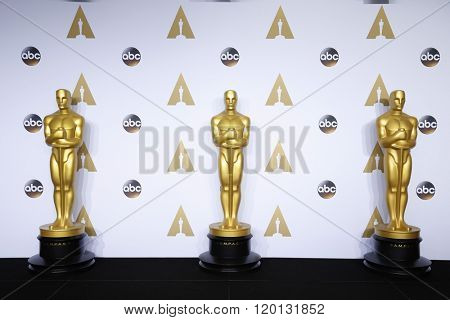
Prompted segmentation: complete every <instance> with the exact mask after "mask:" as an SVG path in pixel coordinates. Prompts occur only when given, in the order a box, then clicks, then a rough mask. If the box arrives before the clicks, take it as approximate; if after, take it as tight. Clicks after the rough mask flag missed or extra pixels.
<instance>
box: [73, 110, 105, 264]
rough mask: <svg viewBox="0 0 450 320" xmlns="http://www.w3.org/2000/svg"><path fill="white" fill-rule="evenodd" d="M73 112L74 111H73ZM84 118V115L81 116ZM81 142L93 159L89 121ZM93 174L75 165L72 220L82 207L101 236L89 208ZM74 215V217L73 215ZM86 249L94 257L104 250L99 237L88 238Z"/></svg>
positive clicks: (91, 129)
mask: <svg viewBox="0 0 450 320" xmlns="http://www.w3.org/2000/svg"><path fill="white" fill-rule="evenodd" d="M74 109H75V108H74ZM78 109H81V111H82V113H83V114H84V113H85V108H79V107H78ZM74 111H75V110H74ZM76 112H77V113H79V114H81V115H83V114H82V113H81V112H78V111H76ZM83 116H84V115H83ZM83 131H84V132H83V142H84V143H85V145H86V146H87V147H88V150H89V154H90V156H91V157H92V159H95V154H94V153H93V150H96V149H97V144H98V143H97V142H98V138H97V136H98V135H97V133H96V132H95V128H93V127H92V126H91V124H90V122H89V121H86V120H85V125H84V130H83ZM92 137H95V140H93V139H92ZM77 160H78V161H79V159H78V154H77ZM95 178H96V177H95V172H89V171H88V170H87V169H85V168H80V169H78V163H77V172H76V180H75V192H76V195H75V200H74V209H75V210H73V219H74V220H76V219H77V217H78V215H79V214H80V212H81V209H82V208H83V207H84V208H85V209H86V212H87V213H88V215H89V219H90V220H91V222H92V225H93V227H94V230H95V232H96V234H97V235H99V234H101V232H100V230H98V229H96V228H95V216H96V215H95V214H94V213H93V212H92V211H90V208H92V204H93V201H94V200H93V199H92V194H93V192H92V188H93V185H94V180H95ZM74 213H76V216H75V214H74ZM87 249H88V250H89V251H92V252H94V253H95V254H96V255H100V256H101V255H102V253H103V249H104V242H103V240H102V238H101V237H96V236H93V237H92V236H90V237H89V242H88V244H87Z"/></svg>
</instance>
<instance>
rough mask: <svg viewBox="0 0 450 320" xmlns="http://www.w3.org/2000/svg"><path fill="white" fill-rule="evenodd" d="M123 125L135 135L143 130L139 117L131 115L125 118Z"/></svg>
mask: <svg viewBox="0 0 450 320" xmlns="http://www.w3.org/2000/svg"><path fill="white" fill-rule="evenodd" d="M122 125H123V128H124V129H125V130H126V131H127V132H129V133H134V132H138V131H139V129H140V128H141V125H142V121H141V119H140V118H139V117H138V116H137V115H135V114H129V115H127V116H126V117H125V118H123V121H122Z"/></svg>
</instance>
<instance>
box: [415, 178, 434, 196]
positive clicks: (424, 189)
mask: <svg viewBox="0 0 450 320" xmlns="http://www.w3.org/2000/svg"><path fill="white" fill-rule="evenodd" d="M435 193H436V188H435V187H434V185H433V184H432V183H431V182H428V181H424V182H421V183H419V185H418V186H417V188H416V194H417V196H418V197H419V198H420V199H422V200H429V199H431V198H433V196H434V194H435Z"/></svg>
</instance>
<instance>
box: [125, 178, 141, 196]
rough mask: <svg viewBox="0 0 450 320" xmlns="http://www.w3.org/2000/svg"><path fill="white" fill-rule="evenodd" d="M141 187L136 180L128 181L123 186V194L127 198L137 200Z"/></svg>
mask: <svg viewBox="0 0 450 320" xmlns="http://www.w3.org/2000/svg"><path fill="white" fill-rule="evenodd" d="M141 191H142V187H141V184H140V183H139V182H137V181H136V180H128V181H127V182H125V183H124V184H123V193H125V195H126V196H127V197H128V198H137V197H139V195H140V194H141Z"/></svg>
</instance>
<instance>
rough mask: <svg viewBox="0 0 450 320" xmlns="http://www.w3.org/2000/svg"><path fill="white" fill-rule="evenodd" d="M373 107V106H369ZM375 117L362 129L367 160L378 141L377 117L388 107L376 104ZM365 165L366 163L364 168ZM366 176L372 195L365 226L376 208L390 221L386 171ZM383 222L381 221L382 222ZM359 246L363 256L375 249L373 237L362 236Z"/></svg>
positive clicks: (385, 219) (383, 217)
mask: <svg viewBox="0 0 450 320" xmlns="http://www.w3.org/2000/svg"><path fill="white" fill-rule="evenodd" d="M369 108H371V107H369ZM373 108H374V113H375V117H374V119H373V120H372V121H370V122H368V123H366V124H365V125H364V126H363V128H362V130H361V137H362V140H361V142H362V149H363V154H364V159H366V162H367V161H368V159H369V158H370V156H371V154H372V151H373V148H374V147H375V145H376V144H377V142H378V137H377V129H376V118H378V117H379V116H380V115H382V114H383V113H385V112H386V111H387V110H388V108H387V107H386V106H384V105H382V104H375V105H374V107H373ZM364 167H365V163H364V166H363V169H364ZM363 174H364V175H365V176H366V183H367V188H368V190H369V197H370V200H369V201H370V204H371V206H370V208H371V209H370V210H369V212H367V213H366V220H365V221H366V222H365V223H364V228H365V227H366V225H367V223H368V222H369V220H370V218H371V216H372V214H373V212H374V210H375V208H378V211H379V212H380V215H381V217H382V219H383V222H385V223H386V222H388V210H387V205H386V197H385V194H386V181H385V177H384V173H383V172H382V171H381V170H378V169H377V170H373V171H372V172H370V173H363ZM380 223H381V222H380ZM359 248H360V251H361V256H363V255H364V254H365V253H367V252H370V251H372V250H373V244H372V238H361V242H360V243H359Z"/></svg>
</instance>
